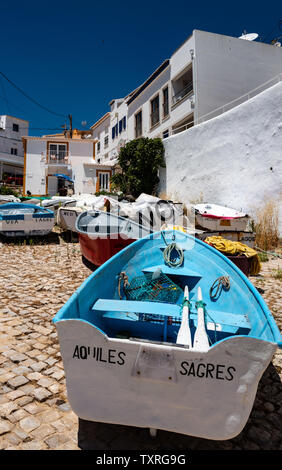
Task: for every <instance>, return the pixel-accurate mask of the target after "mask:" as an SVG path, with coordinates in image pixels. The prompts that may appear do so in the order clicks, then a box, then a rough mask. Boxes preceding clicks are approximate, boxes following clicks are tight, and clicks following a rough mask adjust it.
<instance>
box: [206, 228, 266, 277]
mask: <svg viewBox="0 0 282 470" xmlns="http://www.w3.org/2000/svg"><path fill="white" fill-rule="evenodd" d="M205 242H206V243H208V244H209V245H212V246H213V247H214V248H216V249H217V250H218V251H221V252H222V253H227V254H229V255H236V254H239V253H242V254H244V255H245V256H246V257H247V258H252V259H251V266H250V274H251V275H253V276H255V275H256V274H258V273H259V272H260V270H261V263H260V259H259V257H258V253H257V252H256V251H255V250H254V249H253V248H251V247H249V246H247V245H244V243H241V242H235V241H231V240H227V239H226V238H223V237H219V236H218V237H216V236H214V237H207V238H206V239H205Z"/></svg>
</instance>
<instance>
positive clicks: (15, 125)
mask: <svg viewBox="0 0 282 470" xmlns="http://www.w3.org/2000/svg"><path fill="white" fill-rule="evenodd" d="M13 131H14V132H19V125H18V124H15V123H13Z"/></svg>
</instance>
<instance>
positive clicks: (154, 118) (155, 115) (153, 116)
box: [151, 95, 160, 127]
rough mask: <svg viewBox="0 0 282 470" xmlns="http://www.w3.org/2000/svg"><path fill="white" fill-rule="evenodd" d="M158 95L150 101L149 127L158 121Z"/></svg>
mask: <svg viewBox="0 0 282 470" xmlns="http://www.w3.org/2000/svg"><path fill="white" fill-rule="evenodd" d="M159 101H160V100H159V95H158V96H156V97H155V98H154V99H153V100H152V101H151V127H153V126H155V125H156V124H158V122H159V121H160V102H159Z"/></svg>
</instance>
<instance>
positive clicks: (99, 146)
mask: <svg viewBox="0 0 282 470" xmlns="http://www.w3.org/2000/svg"><path fill="white" fill-rule="evenodd" d="M100 149H101V143H100V142H97V153H99V152H100Z"/></svg>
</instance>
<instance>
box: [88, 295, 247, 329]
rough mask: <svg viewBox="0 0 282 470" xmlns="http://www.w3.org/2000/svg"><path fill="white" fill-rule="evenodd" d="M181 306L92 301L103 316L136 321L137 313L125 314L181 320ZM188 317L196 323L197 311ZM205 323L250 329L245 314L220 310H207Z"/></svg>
mask: <svg viewBox="0 0 282 470" xmlns="http://www.w3.org/2000/svg"><path fill="white" fill-rule="evenodd" d="M181 307H182V306H181V305H176V304H169V303H162V302H146V301H144V302H140V301H134V300H116V299H98V300H96V302H95V303H94V305H93V307H92V310H96V311H104V312H106V313H104V314H103V317H106V318H112V319H116V320H117V319H119V320H121V319H122V320H131V321H132V320H133V321H138V315H135V316H134V315H131V316H127V315H126V314H125V312H127V313H133V314H134V313H135V314H138V313H144V314H150V315H156V316H159V315H161V316H164V317H173V318H174V320H175V319H176V320H177V321H181V317H182V308H181ZM190 319H191V320H192V321H193V322H194V325H196V324H197V312H196V311H195V308H194V307H193V310H191V312H190ZM206 323H209V324H213V325H214V324H215V325H216V327H215V328H216V329H218V327H220V330H221V331H224V332H229V333H234V334H235V333H236V332H237V331H238V330H239V328H244V329H247V330H250V329H251V324H250V322H249V320H248V318H247V315H239V314H235V313H229V312H220V311H215V310H213V311H212V310H207V314H206Z"/></svg>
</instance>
